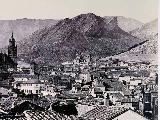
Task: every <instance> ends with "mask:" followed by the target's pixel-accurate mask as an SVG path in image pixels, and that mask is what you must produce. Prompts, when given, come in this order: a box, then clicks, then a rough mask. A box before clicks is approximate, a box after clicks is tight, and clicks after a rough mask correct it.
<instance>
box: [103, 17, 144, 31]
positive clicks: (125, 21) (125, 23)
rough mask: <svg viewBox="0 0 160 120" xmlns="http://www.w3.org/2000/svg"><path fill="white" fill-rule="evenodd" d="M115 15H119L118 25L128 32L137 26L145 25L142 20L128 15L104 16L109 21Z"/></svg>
mask: <svg viewBox="0 0 160 120" xmlns="http://www.w3.org/2000/svg"><path fill="white" fill-rule="evenodd" d="M114 17H117V21H118V26H119V27H120V28H121V29H122V30H124V31H126V32H130V31H133V30H135V29H137V28H140V27H142V25H144V24H143V23H142V22H140V21H137V20H135V19H132V18H126V17H123V16H105V17H104V18H105V19H106V22H108V21H110V20H111V19H113V18H114Z"/></svg>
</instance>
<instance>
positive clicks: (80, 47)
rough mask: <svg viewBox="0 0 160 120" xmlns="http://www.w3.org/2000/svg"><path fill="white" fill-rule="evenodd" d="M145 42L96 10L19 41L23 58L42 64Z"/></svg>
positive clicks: (101, 54)
mask: <svg viewBox="0 0 160 120" xmlns="http://www.w3.org/2000/svg"><path fill="white" fill-rule="evenodd" d="M141 42H144V41H142V40H140V39H138V38H137V37H134V36H132V35H130V34H129V33H127V32H125V31H123V30H122V29H121V28H120V27H119V25H118V21H117V17H113V18H112V19H110V20H109V21H108V22H106V19H105V18H102V17H100V16H96V15H95V14H93V13H88V14H81V15H79V16H76V17H74V18H72V19H69V18H66V19H64V20H60V21H59V22H58V23H57V24H56V25H52V26H50V27H48V28H47V27H46V28H43V29H41V30H38V31H36V32H34V33H33V34H32V35H31V36H30V37H29V38H25V39H23V40H22V41H20V42H19V44H18V49H19V54H20V56H21V57H22V58H24V57H25V56H26V57H25V59H27V58H28V59H29V60H35V61H36V62H40V63H48V64H51V63H55V62H63V61H70V60H73V59H74V58H75V57H76V54H81V53H88V54H91V55H92V56H98V57H106V56H111V55H115V54H119V53H121V52H125V51H127V50H129V49H130V48H132V47H135V46H136V45H138V44H139V43H141Z"/></svg>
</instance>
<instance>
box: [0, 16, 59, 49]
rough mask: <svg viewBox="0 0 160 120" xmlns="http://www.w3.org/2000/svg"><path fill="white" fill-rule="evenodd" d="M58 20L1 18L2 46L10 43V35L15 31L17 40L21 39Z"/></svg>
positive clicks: (0, 46)
mask: <svg viewBox="0 0 160 120" xmlns="http://www.w3.org/2000/svg"><path fill="white" fill-rule="evenodd" d="M56 23H57V21H56V20H51V19H46V20H40V19H26V18H24V19H17V20H0V38H1V39H0V43H1V44H0V48H2V47H4V46H6V45H8V40H9V37H10V36H11V32H12V31H13V32H14V33H15V34H14V36H15V38H16V41H20V40H22V39H23V38H25V37H27V36H28V35H30V34H32V33H33V32H35V31H37V30H39V29H42V28H44V27H47V26H50V25H54V24H56Z"/></svg>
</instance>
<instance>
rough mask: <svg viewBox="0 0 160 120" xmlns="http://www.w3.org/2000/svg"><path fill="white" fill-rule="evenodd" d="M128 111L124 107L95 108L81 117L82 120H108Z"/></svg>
mask: <svg viewBox="0 0 160 120" xmlns="http://www.w3.org/2000/svg"><path fill="white" fill-rule="evenodd" d="M127 110H128V109H126V108H124V107H107V106H97V107H96V108H94V109H92V110H90V111H89V112H87V113H85V114H83V115H82V116H81V117H82V118H83V119H84V120H90V119H92V118H94V119H99V120H110V119H111V118H113V117H115V116H117V115H119V114H121V113H123V112H125V111H127Z"/></svg>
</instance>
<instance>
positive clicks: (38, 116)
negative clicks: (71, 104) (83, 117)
mask: <svg viewBox="0 0 160 120" xmlns="http://www.w3.org/2000/svg"><path fill="white" fill-rule="evenodd" d="M26 114H27V115H28V116H29V118H31V120H76V117H75V116H67V115H63V114H59V113H56V112H55V111H26Z"/></svg>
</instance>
